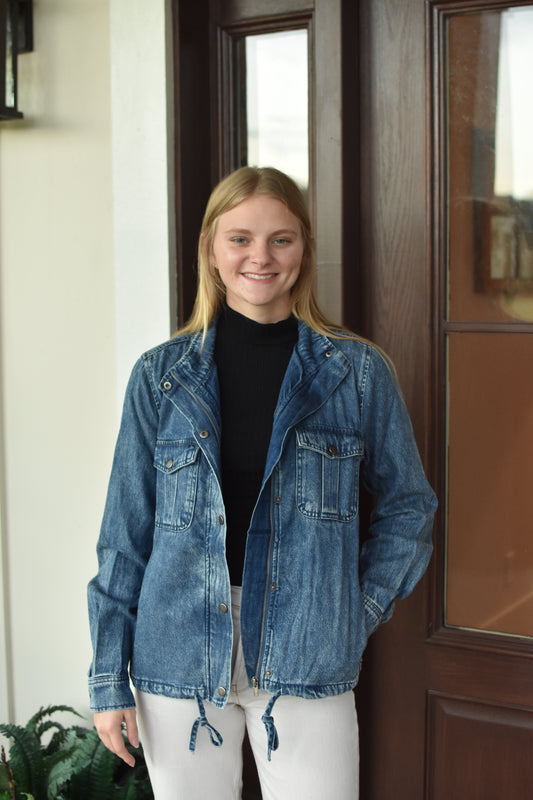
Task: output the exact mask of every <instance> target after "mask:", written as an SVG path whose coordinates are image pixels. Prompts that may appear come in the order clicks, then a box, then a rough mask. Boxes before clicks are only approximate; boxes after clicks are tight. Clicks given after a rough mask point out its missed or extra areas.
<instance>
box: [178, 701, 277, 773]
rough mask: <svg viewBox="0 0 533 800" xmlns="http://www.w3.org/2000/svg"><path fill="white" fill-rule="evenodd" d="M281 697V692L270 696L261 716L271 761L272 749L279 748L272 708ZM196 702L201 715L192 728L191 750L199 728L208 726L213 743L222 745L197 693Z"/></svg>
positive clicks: (218, 745)
mask: <svg viewBox="0 0 533 800" xmlns="http://www.w3.org/2000/svg"><path fill="white" fill-rule="evenodd" d="M278 697H281V692H278V693H277V694H274V695H272V697H271V698H270V700H269V702H268V705H267V707H266V708H265V713H264V714H263V716H262V717H261V722H262V723H263V725H264V726H265V729H266V732H267V741H268V760H269V761H271V759H272V751H273V750H277V749H278V747H279V737H278V732H277V730H276V726H275V724H274V717H273V716H272V709H273V708H274V703H275V702H276V700H277V699H278ZM196 702H197V703H198V711H199V712H200V716H199V717H197V718H196V719H195V720H194V722H193V726H192V730H191V738H190V740H189V750H190V751H191V753H194V751H195V749H196V739H197V737H198V728H199V727H202V728H206V729H207V731H208V732H209V736H210V738H211V744H213V745H214V746H215V747H220V746H221V745H222V741H223V739H222V736H221V735H220V733H219V732H218V731H217V730H216V728H214V727H213V726H212V725H211V724H210V723H209V721H208V719H207V716H206V713H205V708H204V704H203V702H202V699H201V698H200V697H199V696H198V695H196Z"/></svg>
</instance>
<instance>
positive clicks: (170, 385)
mask: <svg viewBox="0 0 533 800" xmlns="http://www.w3.org/2000/svg"><path fill="white" fill-rule="evenodd" d="M163 389H165V390H166V391H167V392H168V390H169V389H172V384H171V383H170V381H165V382H164V384H163Z"/></svg>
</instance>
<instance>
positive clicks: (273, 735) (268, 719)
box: [261, 692, 281, 761]
mask: <svg viewBox="0 0 533 800" xmlns="http://www.w3.org/2000/svg"><path fill="white" fill-rule="evenodd" d="M280 696H281V692H278V693H277V694H275V695H273V696H272V697H271V698H270V701H269V703H268V705H267V707H266V708H265V713H264V714H263V716H262V717H261V722H262V723H263V724H264V726H265V728H266V732H267V737H268V760H269V761H270V760H271V756H272V750H277V749H278V746H279V738H278V732H277V730H276V726H275V725H274V717H273V716H272V709H273V708H274V703H275V702H276V700H277V699H278V697H280Z"/></svg>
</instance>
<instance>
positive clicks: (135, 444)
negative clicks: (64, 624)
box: [88, 359, 159, 711]
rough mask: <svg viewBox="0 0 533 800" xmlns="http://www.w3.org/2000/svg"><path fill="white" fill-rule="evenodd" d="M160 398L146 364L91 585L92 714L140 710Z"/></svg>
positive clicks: (116, 466)
mask: <svg viewBox="0 0 533 800" xmlns="http://www.w3.org/2000/svg"><path fill="white" fill-rule="evenodd" d="M158 417H159V407H158V395H157V391H156V390H155V387H154V386H153V385H152V382H151V381H150V380H149V376H148V374H147V370H146V366H145V362H144V360H143V359H140V360H139V361H138V362H137V364H136V365H135V367H134V369H133V372H132V374H131V377H130V380H129V383H128V387H127V389H126V395H125V400H124V408H123V413H122V421H121V425H120V430H119V435H118V439H117V444H116V448H115V455H114V459H113V466H112V470H111V478H110V482H109V487H108V493H107V500H106V505H105V510H104V517H103V522H102V527H101V531H100V537H99V539H98V545H97V554H98V573H97V575H96V577H95V578H93V580H92V581H91V582H90V583H89V586H88V605H89V622H90V629H91V639H92V645H93V660H92V663H91V667H90V670H89V693H90V697H91V709H92V710H93V711H105V710H110V709H118V708H129V707H132V706H134V705H135V701H134V698H133V694H132V692H131V689H130V684H129V663H130V660H131V655H132V647H133V638H134V633H135V624H136V617H137V604H138V599H139V593H140V588H141V583H142V580H143V575H144V570H145V567H146V564H147V562H148V559H149V557H150V552H151V549H152V538H153V530H154V513H155V511H154V509H155V476H154V472H155V470H154V468H153V458H154V448H155V441H156V432H157V424H158Z"/></svg>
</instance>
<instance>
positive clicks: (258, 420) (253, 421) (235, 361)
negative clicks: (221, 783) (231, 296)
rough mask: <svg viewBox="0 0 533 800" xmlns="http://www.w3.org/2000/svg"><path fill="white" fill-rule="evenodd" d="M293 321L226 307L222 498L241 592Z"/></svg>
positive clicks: (221, 368) (231, 563)
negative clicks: (265, 319) (265, 320)
mask: <svg viewBox="0 0 533 800" xmlns="http://www.w3.org/2000/svg"><path fill="white" fill-rule="evenodd" d="M297 340H298V323H297V321H296V319H295V318H294V317H289V318H288V319H285V320H282V322H276V323H273V324H266V325H263V324H261V323H259V322H255V321H254V320H251V319H248V317H244V316H243V315H242V314H239V313H237V312H236V311H233V309H231V308H228V307H227V306H225V307H224V308H223V310H222V313H221V315H220V317H219V321H218V325H217V335H216V343H215V361H216V365H217V370H218V378H219V384H220V409H221V415H222V452H221V460H222V494H223V497H224V504H225V507H226V520H227V537H226V557H227V561H228V567H229V571H230V578H231V583H232V584H233V585H235V586H240V585H241V583H242V569H243V565H244V552H245V547H246V534H247V531H248V528H249V525H250V519H251V516H252V511H253V509H254V506H255V503H256V500H257V497H258V494H259V490H260V488H261V482H262V479H263V472H264V468H265V461H266V455H267V451H268V445H269V443H270V435H271V432H272V421H273V416H274V410H275V407H276V402H277V399H278V395H279V390H280V388H281V383H282V381H283V376H284V375H285V371H286V369H287V365H288V363H289V359H290V357H291V353H292V350H293V348H294V345H295V344H296V342H297Z"/></svg>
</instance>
